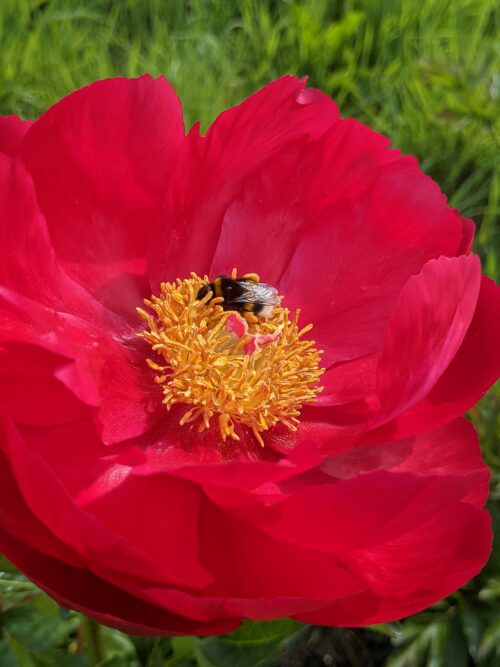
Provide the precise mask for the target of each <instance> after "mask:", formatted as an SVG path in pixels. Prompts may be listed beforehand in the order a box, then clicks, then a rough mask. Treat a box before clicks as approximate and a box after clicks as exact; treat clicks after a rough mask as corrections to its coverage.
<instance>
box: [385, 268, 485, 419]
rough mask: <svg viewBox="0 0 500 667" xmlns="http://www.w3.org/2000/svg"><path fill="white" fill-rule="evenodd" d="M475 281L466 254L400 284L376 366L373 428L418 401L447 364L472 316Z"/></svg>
mask: <svg viewBox="0 0 500 667" xmlns="http://www.w3.org/2000/svg"><path fill="white" fill-rule="evenodd" d="M480 281H481V267H480V264H479V259H478V258H477V257H475V256H474V255H468V256H462V257H458V258H452V259H450V258H445V257H441V258H440V259H439V260H432V261H430V262H428V263H427V264H426V265H425V266H424V268H423V270H422V272H421V273H420V274H419V275H418V276H415V277H412V278H410V280H409V281H408V283H407V284H406V285H405V286H404V288H403V289H402V291H401V294H400V296H399V299H398V302H397V304H396V307H395V309H394V312H393V314H392V317H391V321H390V324H389V328H388V330H387V333H386V338H385V344H384V349H383V351H382V356H381V358H380V361H379V365H378V380H377V386H378V388H377V394H378V397H379V399H380V403H381V406H382V407H381V411H380V413H379V415H378V416H377V423H378V424H381V423H384V422H387V421H389V420H390V419H391V418H392V417H394V416H396V415H398V414H400V413H402V412H404V411H405V410H408V409H409V408H411V407H412V406H413V405H415V404H416V403H418V401H419V400H421V399H422V398H424V397H425V396H426V394H427V393H428V392H429V390H430V389H431V388H432V387H433V386H434V384H435V383H436V381H437V380H438V379H439V377H440V376H441V375H442V374H443V372H444V371H445V370H446V368H447V367H448V366H449V364H450V362H451V361H452V359H453V357H454V356H455V354H456V352H457V350H458V349H459V347H460V345H461V344H462V341H463V339H464V337H465V334H466V332H467V329H468V327H469V325H470V323H471V320H472V317H473V315H474V310H475V308H476V303H477V298H478V293H479V286H480Z"/></svg>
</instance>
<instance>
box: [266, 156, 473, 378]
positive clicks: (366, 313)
mask: <svg viewBox="0 0 500 667" xmlns="http://www.w3.org/2000/svg"><path fill="white" fill-rule="evenodd" d="M405 164H406V163H405V162H404V161H403V162H402V165H401V164H400V163H399V161H393V162H391V163H389V164H387V165H385V166H383V167H381V168H380V170H379V175H378V178H377V179H376V181H375V182H374V183H373V185H372V187H371V188H370V190H369V191H368V192H367V193H366V195H365V196H364V197H363V198H362V199H361V201H359V202H357V203H356V204H352V203H350V202H349V201H348V200H343V201H342V202H339V203H338V204H334V205H332V206H331V207H330V208H328V209H327V210H326V211H325V212H323V213H322V214H321V215H320V216H319V217H318V218H317V219H316V220H315V222H313V223H312V224H310V225H309V226H308V227H307V229H306V231H305V232H304V234H303V236H302V237H301V239H300V242H299V244H298V246H297V249H296V251H295V253H294V255H293V257H292V259H291V261H290V264H289V267H288V269H287V271H286V272H285V274H284V276H283V278H282V279H281V281H280V283H279V291H280V294H283V295H284V297H285V300H284V303H285V305H287V306H288V307H289V308H292V309H294V308H300V309H301V313H302V315H301V317H302V321H303V322H304V323H307V322H313V323H314V332H313V337H314V339H315V340H316V341H317V343H318V346H319V347H320V348H321V349H324V350H325V354H324V356H323V359H322V362H323V364H324V365H326V366H327V367H328V366H330V365H332V364H333V363H336V362H340V361H346V360H350V359H355V358H359V357H362V356H366V355H369V354H372V353H375V352H378V351H380V350H381V348H382V344H383V340H384V334H385V330H386V327H387V323H388V319H389V316H390V313H391V312H392V309H393V308H394V305H395V302H396V299H397V297H398V295H399V292H400V290H401V289H402V287H403V285H404V284H405V283H406V281H407V280H408V279H409V278H410V276H411V275H413V274H416V273H418V272H419V271H420V270H421V269H422V267H423V265H424V264H425V262H426V261H428V260H429V259H431V258H437V257H439V256H440V255H447V256H453V255H455V254H456V252H457V249H458V247H459V243H460V237H461V225H460V224H459V223H458V222H457V219H456V216H455V214H454V212H453V211H451V210H450V209H448V208H447V206H446V199H445V197H444V196H443V195H442V194H441V192H440V191H439V189H438V188H437V186H436V184H435V183H434V182H433V181H431V180H430V179H428V178H427V177H425V176H423V174H421V173H418V172H417V173H414V172H413V171H411V170H408V169H407V168H406V167H405Z"/></svg>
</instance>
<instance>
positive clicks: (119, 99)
mask: <svg viewBox="0 0 500 667" xmlns="http://www.w3.org/2000/svg"><path fill="white" fill-rule="evenodd" d="M183 137H184V131H183V123H182V112H181V106H180V102H179V100H178V98H177V97H176V96H175V93H174V92H173V90H172V88H171V86H170V85H169V84H168V83H167V82H166V81H165V79H163V78H159V79H155V80H153V79H151V77H149V76H143V77H141V78H140V79H134V80H127V79H111V80H105V81H99V82H97V83H94V84H92V85H90V86H87V87H86V88H82V89H81V90H79V91H76V92H75V93H72V94H71V95H69V96H68V97H65V98H64V99H63V100H61V101H60V102H59V103H57V104H56V105H54V106H53V107H51V108H50V109H49V110H48V111H47V112H46V113H45V114H44V115H43V116H42V117H41V118H40V119H39V120H37V121H36V123H35V124H34V125H33V127H32V128H31V130H30V132H29V133H28V135H27V136H26V138H25V140H24V142H23V146H22V151H21V154H22V158H23V160H24V162H25V164H26V165H27V167H28V169H29V171H30V172H31V175H32V177H33V180H34V183H35V188H36V192H37V198H38V201H39V202H40V206H41V208H42V211H43V212H44V214H45V216H46V217H47V222H48V226H49V230H50V236H51V238H52V241H53V243H54V248H55V250H56V253H57V256H58V257H59V259H60V260H61V262H63V264H64V268H65V269H66V270H67V272H68V273H69V275H70V276H71V277H72V278H74V279H75V280H76V281H78V282H80V283H81V284H82V285H83V286H84V287H86V288H88V289H89V290H90V291H91V292H92V293H93V294H94V295H95V296H96V298H98V299H99V300H100V301H102V302H103V303H104V304H106V305H109V307H110V308H111V309H112V310H115V311H117V312H123V313H124V314H126V315H128V317H129V318H130V319H131V320H132V319H134V321H135V309H134V308H135V306H136V305H137V304H139V303H141V302H142V299H143V298H144V297H145V296H147V293H148V291H149V290H148V288H146V283H145V274H146V263H145V252H146V247H147V244H148V243H149V240H150V235H151V233H152V228H153V222H154V221H155V219H156V217H157V216H158V214H159V211H160V209H161V206H162V202H163V199H164V196H165V193H166V188H167V184H168V181H169V178H170V176H171V174H172V171H173V169H174V166H175V163H176V160H177V155H178V152H179V149H180V146H181V143H182V141H183ZM54 145H56V146H57V150H54Z"/></svg>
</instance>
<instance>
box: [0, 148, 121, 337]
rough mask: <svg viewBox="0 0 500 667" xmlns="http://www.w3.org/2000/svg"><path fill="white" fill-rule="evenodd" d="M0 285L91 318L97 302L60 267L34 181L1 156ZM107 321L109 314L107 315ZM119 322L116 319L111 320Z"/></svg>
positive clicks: (98, 313)
mask: <svg viewBox="0 0 500 667" xmlns="http://www.w3.org/2000/svg"><path fill="white" fill-rule="evenodd" d="M0 247H1V248H2V250H3V251H4V253H5V254H4V259H3V261H2V263H1V265H0V285H2V286H4V287H9V288H11V289H13V290H15V291H16V292H19V293H21V294H23V295H25V296H28V297H30V298H32V299H34V300H35V301H37V302H39V303H43V304H45V305H47V306H49V307H51V308H56V309H57V308H59V309H60V310H63V311H65V312H73V313H74V314H77V315H79V316H81V317H84V318H87V319H91V320H95V319H99V318H100V317H102V311H103V309H102V306H100V305H99V306H98V304H97V303H96V302H95V301H94V300H93V299H92V297H91V296H90V294H88V292H86V291H85V290H84V289H82V288H81V286H80V285H79V284H78V283H75V282H73V281H72V280H71V279H70V278H69V277H68V276H67V274H66V273H65V272H64V271H63V270H62V268H61V266H60V265H59V263H58V261H57V259H56V257H55V254H54V250H53V248H52V242H51V240H50V237H49V233H48V230H47V225H46V222H45V218H44V217H43V216H42V214H41V213H40V210H39V208H38V204H37V201H36V196H35V191H34V187H33V182H32V180H31V177H30V175H29V174H28V172H27V171H26V169H25V167H24V166H23V165H22V164H21V163H20V162H19V161H17V160H12V159H10V158H8V157H6V156H2V155H0ZM107 317H108V320H109V321H110V323H111V322H112V314H111V313H110V312H109V313H107ZM116 326H118V323H117V324H116Z"/></svg>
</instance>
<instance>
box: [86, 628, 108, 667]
mask: <svg viewBox="0 0 500 667" xmlns="http://www.w3.org/2000/svg"><path fill="white" fill-rule="evenodd" d="M82 625H83V632H84V638H85V647H86V649H87V651H88V654H89V658H90V664H91V665H92V667H95V666H96V665H98V664H99V663H100V662H102V661H103V660H104V658H105V655H104V647H103V643H102V633H101V626H100V625H99V623H96V622H95V621H92V620H91V619H90V618H87V617H86V616H84V618H83V621H82Z"/></svg>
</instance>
